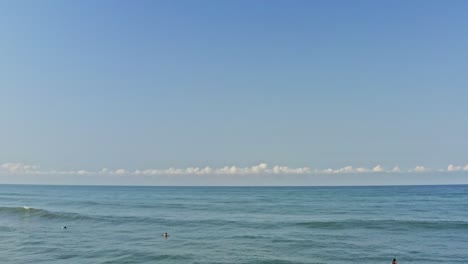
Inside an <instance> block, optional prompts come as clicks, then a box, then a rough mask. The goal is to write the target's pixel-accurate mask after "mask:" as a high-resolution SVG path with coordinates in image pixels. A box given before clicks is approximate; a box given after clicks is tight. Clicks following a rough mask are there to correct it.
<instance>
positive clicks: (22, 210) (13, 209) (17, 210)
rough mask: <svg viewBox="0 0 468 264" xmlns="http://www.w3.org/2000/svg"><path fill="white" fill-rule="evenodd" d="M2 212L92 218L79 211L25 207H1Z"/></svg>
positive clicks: (60, 218) (0, 211)
mask: <svg viewBox="0 0 468 264" xmlns="http://www.w3.org/2000/svg"><path fill="white" fill-rule="evenodd" d="M0 214H9V215H14V216H20V217H38V218H44V219H58V220H85V219H91V218H92V217H91V216H88V215H83V214H78V213H65V212H52V211H48V210H44V209H38V208H32V207H28V206H23V207H0Z"/></svg>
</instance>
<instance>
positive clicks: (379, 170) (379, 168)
mask: <svg viewBox="0 0 468 264" xmlns="http://www.w3.org/2000/svg"><path fill="white" fill-rule="evenodd" d="M372 171H373V172H383V171H384V169H383V168H382V166H380V165H377V166H375V167H374V168H372Z"/></svg>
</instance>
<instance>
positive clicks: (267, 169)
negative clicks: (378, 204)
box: [0, 163, 468, 176]
mask: <svg viewBox="0 0 468 264" xmlns="http://www.w3.org/2000/svg"><path fill="white" fill-rule="evenodd" d="M462 170H463V171H468V165H465V166H464V167H463V166H457V165H453V164H450V165H448V167H447V169H446V170H445V169H435V170H432V169H429V168H426V167H424V166H416V167H415V168H414V169H410V170H401V169H400V167H399V166H395V167H393V168H392V169H385V167H383V166H381V165H380V164H379V165H376V166H374V167H369V168H366V167H353V166H345V167H342V168H335V169H334V168H328V169H311V168H309V167H297V168H292V167H288V166H281V165H274V166H269V165H268V164H267V163H259V164H257V165H254V166H250V167H239V166H234V165H231V166H224V167H218V168H213V167H209V166H205V167H187V168H174V167H171V168H168V169H136V170H128V169H124V168H120V169H116V170H112V169H108V168H102V169H100V170H95V171H93V170H85V169H78V170H65V171H63V170H42V169H41V168H40V167H39V166H36V165H28V164H24V163H3V164H0V174H38V175H78V176H86V175H108V176H112V175H115V176H121V175H127V176H132V175H135V176H136V175H140V176H157V175H167V176H170V175H291V174H296V175H317V174H359V173H385V172H386V173H400V172H403V173H416V172H430V171H432V172H453V171H462Z"/></svg>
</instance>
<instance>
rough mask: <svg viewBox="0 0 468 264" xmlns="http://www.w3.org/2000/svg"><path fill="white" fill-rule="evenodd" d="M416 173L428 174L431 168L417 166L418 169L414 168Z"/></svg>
mask: <svg viewBox="0 0 468 264" xmlns="http://www.w3.org/2000/svg"><path fill="white" fill-rule="evenodd" d="M414 171H415V172H427V171H430V169H429V168H426V167H424V166H416V167H415V168H414Z"/></svg>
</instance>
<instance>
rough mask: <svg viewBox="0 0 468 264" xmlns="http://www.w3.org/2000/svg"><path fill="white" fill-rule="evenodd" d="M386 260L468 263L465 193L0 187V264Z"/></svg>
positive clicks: (441, 189) (436, 189)
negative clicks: (166, 234) (166, 235)
mask: <svg viewBox="0 0 468 264" xmlns="http://www.w3.org/2000/svg"><path fill="white" fill-rule="evenodd" d="M65 226H66V227H67V228H66V229H65V228H64V227H65ZM165 232H167V233H168V234H169V237H168V238H167V239H166V238H164V237H163V236H162V234H163V233H165ZM393 258H397V260H398V263H400V264H405V263H420V264H428V263H438V264H440V263H468V186H466V185H465V186H463V185H460V186H388V187H110V186H107V187H106V186H26V185H23V186H20V185H0V263H2V264H3V263H50V264H53V263H116V264H118V263H252V264H253V263H291V264H292V263H327V264H345V263H346V264H349V263H360V264H364V263H369V264H371V263H372V264H376V263H391V261H392V259H393Z"/></svg>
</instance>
